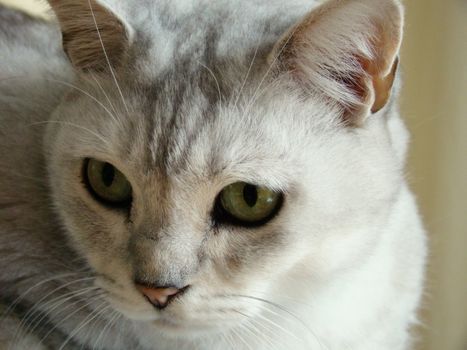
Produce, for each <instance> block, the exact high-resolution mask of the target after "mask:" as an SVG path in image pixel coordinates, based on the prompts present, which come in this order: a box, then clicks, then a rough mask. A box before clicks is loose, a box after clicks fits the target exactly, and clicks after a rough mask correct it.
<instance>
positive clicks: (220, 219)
mask: <svg viewBox="0 0 467 350" xmlns="http://www.w3.org/2000/svg"><path fill="white" fill-rule="evenodd" d="M246 184H247V185H250V186H255V187H259V185H255V184H250V183H246ZM226 187H227V186H226ZM224 188H225V187H224ZM224 188H223V189H222V190H221V191H220V192H219V193H218V194H217V196H216V199H215V201H214V207H213V210H212V213H211V217H212V219H213V223H214V226H221V225H231V226H238V227H245V228H257V227H261V226H264V225H266V224H267V223H269V222H270V221H271V220H273V219H274V218H275V217H276V216H277V214H279V212H280V211H281V209H282V207H283V205H284V201H285V199H284V193H282V192H277V194H278V195H279V197H278V198H277V204H276V206H275V207H274V209H273V210H272V212H271V213H270V214H269V215H268V216H266V217H264V218H262V219H261V220H258V221H245V220H241V219H239V218H237V217H235V216H234V215H232V214H231V213H230V212H228V211H227V210H226V209H225V208H224V206H223V204H222V200H221V195H222V191H224Z"/></svg>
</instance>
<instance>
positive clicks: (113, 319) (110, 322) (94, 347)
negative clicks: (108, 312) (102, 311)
mask: <svg viewBox="0 0 467 350" xmlns="http://www.w3.org/2000/svg"><path fill="white" fill-rule="evenodd" d="M113 313H114V315H113V317H112V318H111V319H110V320H109V321H108V322H107V324H106V325H105V327H104V328H103V329H102V331H101V333H100V334H99V336H98V337H97V339H96V341H95V342H94V344H93V346H92V348H93V349H96V347H97V345H98V344H99V341H100V340H101V338H102V337H103V336H104V334H105V331H106V330H107V328H109V329H110V328H111V326H112V324H113V323H114V322H116V321H117V320H118V319H119V318H120V317H121V314H119V313H118V312H117V311H113Z"/></svg>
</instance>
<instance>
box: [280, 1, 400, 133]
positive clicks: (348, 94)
mask: <svg viewBox="0 0 467 350" xmlns="http://www.w3.org/2000/svg"><path fill="white" fill-rule="evenodd" d="M402 27H403V10H402V7H401V5H400V4H399V2H398V1H396V0H331V1H328V2H326V3H324V4H323V5H321V6H319V7H317V8H316V9H314V10H313V11H312V12H311V13H309V14H308V15H307V16H306V17H305V18H304V19H303V20H302V21H300V22H299V23H298V24H297V25H295V26H294V27H293V28H291V29H290V30H289V32H288V33H286V34H285V35H284V36H283V38H282V39H281V40H280V41H279V42H278V43H277V44H276V47H275V49H274V50H273V53H272V54H271V61H272V60H276V59H277V62H278V64H277V69H278V70H279V72H280V73H284V74H286V75H288V76H289V77H291V78H292V79H293V81H295V82H296V83H298V84H299V85H301V86H302V87H303V88H305V90H306V91H308V92H315V93H319V94H320V95H321V96H323V97H324V98H326V99H329V100H330V101H331V102H332V103H337V104H338V105H340V106H341V108H342V118H343V120H344V122H345V123H346V124H349V125H360V124H362V123H363V121H364V120H365V119H366V117H367V116H368V115H369V114H370V113H376V112H377V111H379V110H380V109H381V108H383V107H384V106H385V105H386V103H387V101H388V99H389V97H390V93H391V89H392V85H393V82H394V78H395V74H396V70H397V62H398V59H397V57H398V53H399V49H400V45H401V40H402Z"/></svg>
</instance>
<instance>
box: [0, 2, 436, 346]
mask: <svg viewBox="0 0 467 350" xmlns="http://www.w3.org/2000/svg"><path fill="white" fill-rule="evenodd" d="M49 4H50V5H51V8H52V10H53V12H54V13H55V16H56V19H57V21H56V22H54V23H49V22H45V21H43V20H39V19H34V18H32V17H28V16H27V15H25V14H22V13H19V12H16V11H13V10H10V9H7V8H5V7H0V45H1V46H0V48H1V56H2V58H1V60H0V110H1V115H0V154H1V158H0V165H1V166H0V193H1V197H0V251H1V264H2V265H1V272H0V286H1V292H0V300H1V303H0V304H1V305H2V306H1V310H2V316H1V318H0V344H1V346H0V347H1V348H2V349H38V350H39V349H59V350H62V349H117V350H118V349H142V350H152V349H154V350H165V349H202V350H214V349H216V350H224V349H246V350H248V349H249V350H253V349H255V350H262V349H277V350H279V349H294V350H299V349H312V350H320V349H323V350H343V349H352V350H389V349H390V350H407V349H411V348H412V346H413V338H414V337H413V336H412V335H411V329H412V327H413V326H414V325H415V324H416V323H417V308H418V305H419V303H420V298H421V295H422V292H423V279H424V268H425V259H426V255H427V248H426V238H425V233H424V229H423V225H422V223H421V219H420V216H419V214H418V210H417V206H416V203H415V200H414V196H413V194H412V193H411V191H410V189H409V188H408V185H407V183H406V180H405V178H404V165H405V158H406V153H407V144H408V138H409V135H408V132H407V131H406V128H405V126H404V124H403V122H402V120H401V118H400V116H399V112H398V106H397V95H398V91H399V86H400V78H399V73H398V61H399V59H398V57H399V50H400V45H401V41H402V33H403V22H404V19H403V9H402V6H401V4H400V3H399V2H398V1H396V0H329V1H326V2H318V1H311V0H306V1H305V0H292V1H288V2H283V1H281V0H269V1H260V0H255V1H247V0H238V1H231V0H216V1H203V0H199V1H194V0H180V1H170V0H156V1H149V0H140V1H121V0H105V1H104V0H49Z"/></svg>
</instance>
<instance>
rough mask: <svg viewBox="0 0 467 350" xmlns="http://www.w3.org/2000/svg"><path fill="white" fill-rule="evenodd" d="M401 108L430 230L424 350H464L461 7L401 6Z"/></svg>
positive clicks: (466, 230) (466, 237) (466, 78)
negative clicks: (404, 23)
mask: <svg viewBox="0 0 467 350" xmlns="http://www.w3.org/2000/svg"><path fill="white" fill-rule="evenodd" d="M406 6H407V34H408V35H407V37H406V42H405V46H404V50H403V57H402V58H403V62H404V66H405V89H404V93H403V102H402V107H403V111H404V113H405V116H406V120H407V121H408V124H409V127H410V129H411V132H412V135H413V144H412V152H411V157H410V162H409V178H410V180H411V183H412V187H413V188H414V190H415V192H416V193H417V194H418V197H419V202H420V205H421V209H422V213H423V215H424V217H425V222H426V226H427V228H428V230H429V231H430V238H431V248H432V251H431V259H430V273H429V276H428V283H427V287H428V288H427V297H426V301H425V311H424V319H425V324H426V327H425V328H424V329H423V332H422V335H423V344H422V346H421V347H420V349H424V350H466V349H467V1H465V0H464V1H461V0H442V1H441V0H408V1H406Z"/></svg>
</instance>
